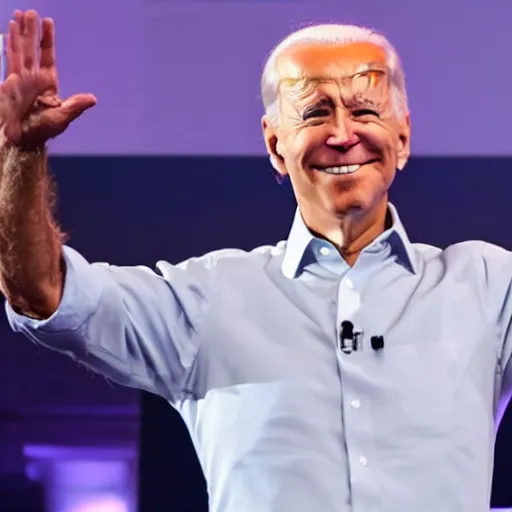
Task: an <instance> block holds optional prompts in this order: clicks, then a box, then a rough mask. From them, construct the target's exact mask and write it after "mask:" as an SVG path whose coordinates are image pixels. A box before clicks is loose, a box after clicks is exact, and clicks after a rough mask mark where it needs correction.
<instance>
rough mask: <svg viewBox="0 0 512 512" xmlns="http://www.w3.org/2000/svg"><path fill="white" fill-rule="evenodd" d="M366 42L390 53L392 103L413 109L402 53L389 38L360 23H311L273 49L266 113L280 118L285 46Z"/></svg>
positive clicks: (264, 90) (265, 85)
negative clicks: (281, 59)
mask: <svg viewBox="0 0 512 512" xmlns="http://www.w3.org/2000/svg"><path fill="white" fill-rule="evenodd" d="M358 42H366V43H373V44H375V45H377V46H379V47H381V48H382V49H383V50H384V52H385V53H386V59H387V66H388V68H389V71H390V79H391V86H392V91H391V94H392V98H391V99H392V105H393V111H394V113H395V115H397V116H399V117H400V116H402V115H404V114H406V113H407V112H408V110H409V108H408V101H407V91H406V87H405V73H404V70H403V68H402V64H401V62H400V58H399V56H398V53H397V52H396V50H395V48H394V47H393V45H392V44H391V43H390V42H389V41H388V39H387V38H386V37H385V36H384V35H382V34H380V33H378V32H376V31H375V30H373V29H370V28H367V27H361V26H357V25H340V24H322V25H311V26H308V27H305V28H302V29H300V30H297V31H296V32H293V33H291V34H290V35H288V36H287V37H286V38H285V39H283V40H282V41H281V42H280V43H279V44H278V45H277V46H276V47H275V48H274V49H273V50H272V52H271V53H270V55H269V57H268V59H267V61H266V63H265V67H264V69H263V74H262V77H261V96H262V99H263V106H264V108H265V114H267V115H268V116H269V118H270V119H271V120H272V121H273V122H275V123H277V122H278V119H279V80H280V76H279V73H278V72H277V69H276V63H277V60H278V58H279V56H280V55H281V54H282V53H283V51H284V50H287V49H289V48H291V47H292V46H299V45H302V44H319V45H341V44H350V43H358Z"/></svg>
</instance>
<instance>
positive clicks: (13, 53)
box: [5, 20, 21, 76]
mask: <svg viewBox="0 0 512 512" xmlns="http://www.w3.org/2000/svg"><path fill="white" fill-rule="evenodd" d="M20 39H21V34H20V25H19V23H18V22H16V21H14V20H11V21H10V22H9V34H8V35H7V48H6V52H5V53H6V58H7V76H9V75H10V74H11V73H16V74H18V73H20V71H21V48H20Z"/></svg>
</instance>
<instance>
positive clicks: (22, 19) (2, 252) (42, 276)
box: [0, 11, 96, 319]
mask: <svg viewBox="0 0 512 512" xmlns="http://www.w3.org/2000/svg"><path fill="white" fill-rule="evenodd" d="M6 56H7V78H6V80H5V82H3V83H2V84H0V287H1V290H2V292H3V293H4V295H5V296H6V298H7V300H8V301H9V304H10V305H11V306H12V307H13V308H14V309H16V310H17V311H19V312H21V313H23V314H25V315H27V316H31V317H34V318H40V319H42V318H47V317H49V316H50V315H51V314H52V313H53V312H54V311H55V310H56V309H57V307H58V304H59V301H60V298H61V295H62V289H63V272H62V262H63V260H62V242H63V234H62V233H61V231H60V230H59V228H58V226H57V224H56V222H55V220H54V218H53V215H52V206H53V195H52V181H51V178H50V175H49V173H48V169H47V152H46V143H47V141H48V140H49V139H51V138H53V137H56V136H57V135H59V134H60V133H62V132H63V131H64V130H65V129H66V128H67V126H68V125H69V124H70V123H71V122H72V121H73V120H74V119H76V118H77V117H78V116H79V115H80V114H81V113H82V112H84V111H85V110H86V109H88V108H90V107H92V106H93V105H94V104H95V103H96V99H95V98H94V96H92V95H90V94H79V95H75V96H72V97H71V98H68V99H67V100H61V99H60V98H59V96H58V76H57V69H56V65H55V34H54V23H53V21H52V20H51V19H48V18H47V19H44V20H43V21H42V23H39V18H38V15H37V13H36V12H34V11H28V12H26V13H23V12H21V11H16V12H15V14H14V19H13V20H12V21H11V22H10V23H9V35H8V41H7V52H6Z"/></svg>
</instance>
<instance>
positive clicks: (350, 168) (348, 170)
mask: <svg viewBox="0 0 512 512" xmlns="http://www.w3.org/2000/svg"><path fill="white" fill-rule="evenodd" d="M373 162H375V160H371V161H369V162H366V163H364V164H352V165H339V166H335V167H324V168H317V169H316V170H317V171H321V172H325V173H326V174H336V175H343V174H354V173H355V172H357V171H358V170H359V169H361V167H363V166H364V165H368V164H371V163H373Z"/></svg>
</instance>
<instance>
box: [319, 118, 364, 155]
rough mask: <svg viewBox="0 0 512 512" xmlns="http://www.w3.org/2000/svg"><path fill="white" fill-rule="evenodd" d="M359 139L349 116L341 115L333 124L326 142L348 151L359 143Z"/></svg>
mask: <svg viewBox="0 0 512 512" xmlns="http://www.w3.org/2000/svg"><path fill="white" fill-rule="evenodd" d="M359 140H360V139H359V137H358V135H357V134H355V133H354V130H353V126H352V123H351V121H350V119H348V118H347V116H344V115H340V116H338V117H337V119H336V123H335V124H334V125H333V126H332V131H331V133H330V134H329V137H328V138H327V141H326V144H327V145H328V146H332V147H336V148H339V149H341V150H343V151H347V150H349V149H350V148H351V147H353V146H355V145H357V144H359Z"/></svg>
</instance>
